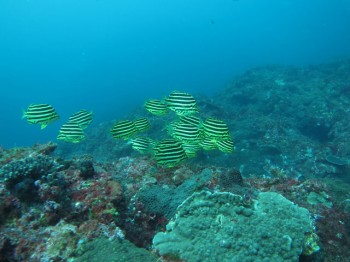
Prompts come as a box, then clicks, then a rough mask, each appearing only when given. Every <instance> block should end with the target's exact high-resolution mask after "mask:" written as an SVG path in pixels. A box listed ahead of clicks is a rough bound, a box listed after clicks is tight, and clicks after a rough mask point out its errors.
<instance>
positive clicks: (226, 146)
mask: <svg viewBox="0 0 350 262" xmlns="http://www.w3.org/2000/svg"><path fill="white" fill-rule="evenodd" d="M216 146H217V147H218V149H219V150H220V151H221V152H224V153H233V150H234V145H233V140H232V138H228V139H225V140H222V141H217V142H216Z"/></svg>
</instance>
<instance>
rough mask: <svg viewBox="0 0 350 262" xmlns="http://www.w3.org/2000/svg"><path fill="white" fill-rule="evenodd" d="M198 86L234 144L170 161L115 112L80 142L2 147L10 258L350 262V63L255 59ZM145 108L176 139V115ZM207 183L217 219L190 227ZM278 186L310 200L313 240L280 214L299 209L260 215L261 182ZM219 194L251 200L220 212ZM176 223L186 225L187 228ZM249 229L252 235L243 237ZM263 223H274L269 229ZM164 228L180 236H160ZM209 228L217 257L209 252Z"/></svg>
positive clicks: (155, 133)
mask: <svg viewBox="0 0 350 262" xmlns="http://www.w3.org/2000/svg"><path fill="white" fill-rule="evenodd" d="M183 91H186V90H183ZM193 95H194V96H195V98H196V99H197V103H198V107H199V111H200V114H201V116H202V117H203V118H205V117H216V118H220V119H222V120H224V121H225V122H226V123H227V124H228V126H229V128H230V130H231V133H232V134H233V138H234V144H235V152H234V153H233V154H223V153H222V152H220V151H203V152H200V153H199V154H198V155H197V156H196V157H195V158H193V159H191V160H189V161H187V162H184V163H182V164H180V165H179V166H177V167H173V168H162V167H159V166H157V164H156V162H155V161H154V160H153V159H152V158H151V157H149V156H145V155H140V154H139V153H138V152H135V151H133V150H132V149H131V146H130V144H127V143H126V142H125V141H123V140H114V139H113V138H112V137H111V135H110V132H109V130H110V128H111V126H112V124H113V121H111V122H110V123H95V125H94V126H92V127H91V128H90V129H89V130H88V131H87V132H88V136H87V139H86V140H84V141H83V142H81V143H79V144H67V143H58V144H56V142H54V143H52V142H49V143H47V144H44V145H34V146H33V147H31V148H11V149H5V148H0V167H1V169H0V227H1V231H0V261H298V260H299V261H332V262H334V261H349V257H350V249H349V247H350V215H349V212H350V167H349V164H350V132H349V131H350V60H343V61H337V62H333V63H328V64H321V65H317V66H310V67H305V68H294V67H285V66H268V67H261V68H256V69H252V70H249V71H247V72H246V73H244V74H243V75H241V76H238V77H236V78H235V79H234V80H233V81H232V82H231V83H230V84H229V85H228V86H227V87H226V88H224V89H223V90H222V91H220V92H218V93H217V94H216V95H214V96H212V97H206V96H203V95H200V94H193ZM137 117H147V118H149V119H150V120H151V122H152V125H153V127H152V128H151V130H149V131H148V134H147V135H148V136H150V137H152V138H159V137H162V136H165V135H164V130H162V129H163V128H162V127H164V125H165V124H166V123H168V122H170V121H172V119H171V117H172V116H171V115H170V116H165V117H161V118H160V117H155V116H150V115H149V114H147V112H146V111H145V110H144V109H143V108H142V107H140V108H138V109H136V110H135V111H134V112H132V113H130V115H128V116H125V118H137ZM204 191H206V192H207V193H206V194H209V192H210V194H211V193H212V195H210V196H209V198H210V199H211V200H208V199H207V198H206V199H205V200H203V199H202V200H198V201H199V202H197V207H196V208H198V206H199V204H198V203H200V205H201V206H202V207H203V206H204V205H205V206H206V208H207V209H206V211H205V212H207V213H205V214H206V216H204V218H203V217H201V216H199V215H198V214H197V218H198V219H201V220H200V221H199V222H194V221H195V220H193V221H192V222H191V223H193V224H191V226H190V230H189V232H188V231H186V230H185V225H184V224H185V223H184V221H185V220H183V221H181V222H182V223H180V222H179V221H178V220H180V219H181V218H186V217H190V216H192V215H193V214H192V213H193V212H192V213H191V211H186V212H185V211H182V213H181V210H179V209H178V210H177V208H178V206H180V205H181V206H182V209H185V207H187V208H188V207H189V204H188V206H186V203H188V202H190V201H189V200H187V201H185V199H188V198H189V197H190V196H191V195H193V194H194V193H195V192H202V194H203V192H204ZM208 191H209V192H208ZM270 191H271V192H276V193H279V194H281V195H282V196H284V197H285V198H286V199H288V200H290V201H292V202H294V203H295V204H297V205H298V206H299V207H304V208H306V209H307V210H308V212H309V215H310V225H309V226H310V228H312V230H310V232H308V234H309V235H305V240H304V242H303V241H301V242H303V243H299V244H298V243H297V241H296V239H294V236H293V237H292V233H288V232H283V228H284V227H286V228H287V227H288V226H286V225H285V224H283V223H284V222H285V220H286V218H285V217H284V218H283V220H284V221H282V220H281V218H280V217H279V216H280V214H282V213H283V216H285V215H287V216H291V217H290V218H291V221H292V220H293V221H294V219H295V214H294V213H292V211H290V213H286V212H287V211H286V210H285V209H288V212H289V209H292V208H290V207H286V208H281V207H280V206H278V205H277V204H276V210H273V211H274V212H269V211H266V213H264V214H269V220H268V222H266V219H265V220H263V219H260V220H259V219H257V218H255V219H257V220H256V221H261V222H259V224H258V225H253V226H252V221H253V220H251V219H253V217H254V212H256V210H257V208H258V207H256V203H260V202H259V201H260V200H259V199H258V198H259V195H260V194H261V193H260V192H270ZM218 192H230V193H233V194H237V195H240V196H242V198H241V200H240V201H241V202H240V204H237V206H236V207H235V208H236V209H235V213H234V214H231V213H229V212H228V211H225V212H228V213H225V214H226V215H222V214H223V213H222V214H221V213H220V214H218V213H215V216H216V218H215V219H214V220H210V219H209V218H210V215H211V212H212V211H213V209H215V210H222V209H223V208H226V209H227V208H228V206H229V204H227V203H226V204H225V202H222V200H220V201H221V202H220V201H219V200H218V201H217V202H215V203H214V202H210V201H214V199H216V198H215V197H214V195H215V194H216V195H215V196H220V197H222V196H224V194H217V193H218ZM231 195H232V194H231ZM231 195H230V196H231ZM225 196H226V197H227V196H228V195H227V194H226V195H225ZM232 196H233V195H232ZM193 199H194V198H193V197H192V200H193ZM184 201H185V203H184ZM193 201H194V200H193ZM215 201H216V200H215ZM218 203H221V204H220V205H219V204H218ZM271 203H272V202H271ZM218 205H219V206H218ZM232 205H233V204H232V203H231V206H232ZM237 207H240V208H241V209H240V210H241V211H237ZM294 207H295V208H296V206H295V205H294ZM294 207H293V208H294ZM269 208H272V209H273V207H269ZM186 210H187V209H186ZM242 210H246V211H242ZM247 210H252V214H253V215H252V214H251V213H249V212H248V211H247ZM293 210H294V209H293ZM300 210H301V209H300ZM303 210H304V209H303ZM197 211H198V210H197ZM275 211H276V212H275ZM184 212H185V214H184ZM187 212H188V213H187ZM201 212H202V211H201ZM203 212H204V211H203ZM215 212H216V211H215ZM222 212H224V211H222ZM244 212H246V214H244V218H242V217H239V215H240V213H244ZM247 212H248V213H249V214H247ZM305 212H306V211H305ZM175 214H177V215H176V216H175ZM229 214H231V216H230V215H229ZM289 214H290V215H289ZM174 216H175V217H174ZM237 216H238V217H237ZM281 217H282V215H281ZM206 220H208V221H206ZM226 220H227V221H228V222H227V223H230V225H231V226H230V228H231V233H230V232H228V233H227V232H226V235H225V234H224V233H223V232H221V231H222V229H223V228H224V227H225V225H226V224H225V223H226V222H225V221H226ZM254 221H255V220H254ZM264 221H265V222H264ZM169 222H170V223H169ZM168 223H169V224H168ZM205 223H207V224H205ZM264 223H266V224H264ZM167 224H168V226H167V227H166V225H167ZM174 224H175V225H184V227H183V228H182V232H181V227H180V226H178V227H177V228H175V226H174ZM238 226H239V229H240V230H241V232H245V233H244V234H243V233H242V234H241V235H240V234H237V233H235V235H233V232H234V231H235V230H236V229H235V227H238ZM282 226H283V228H281V227H282ZM191 227H192V229H193V231H192V230H191ZM271 227H272V228H271ZM273 227H275V229H276V230H275V231H276V234H278V233H277V232H279V231H281V230H282V232H281V234H282V239H284V240H285V241H287V242H288V245H287V247H286V245H285V244H283V243H282V242H283V241H284V240H283V241H282V242H281V239H280V242H278V237H277V238H274V234H275V233H274V232H275V231H274V230H273ZM264 228H265V229H269V232H265V233H264V234H262V233H259V232H261V231H264ZM175 229H176V230H177V231H176V230H175ZM214 229H215V230H216V231H217V233H218V234H217V235H219V233H220V234H221V235H222V236H225V239H217V237H215V234H214V235H213V236H212V239H209V241H208V237H209V236H210V234H211V233H212V231H213V230H214ZM179 230H180V233H178V231H179ZM220 230H221V231H220ZM286 230H287V229H286ZM294 230H296V231H297V230H298V228H295V229H294ZM300 230H301V229H300ZM184 231H186V232H184ZM159 232H165V233H164V236H165V234H168V236H167V237H165V238H164V239H162V240H161V241H158V239H159V238H160V236H163V235H162V234H159ZM172 232H173V235H171V234H172ZM176 232H177V233H176ZM199 232H200V233H199ZM157 233H158V234H157ZM156 234H157V239H156V238H154V236H155V235H156ZM176 234H177V235H176ZM191 234H192V235H191ZM194 234H197V235H194ZM230 234H231V235H230ZM259 234H260V235H259ZM248 236H249V237H248ZM310 236H312V237H310ZM201 238H207V239H206V241H207V242H205V243H206V244H205V245H206V246H205V249H206V250H211V252H210V253H209V254H204V253H202V252H201V251H199V250H201V249H200V248H201V247H200V245H203V243H202V242H201ZM152 241H153V242H152ZM167 241H168V242H167ZM261 241H262V242H265V243H261ZM272 241H277V242H274V243H272ZM307 241H309V242H307ZM269 242H271V243H270V244H271V245H270V247H269V245H268V244H266V243H269ZM247 243H249V244H247ZM166 245H168V246H166ZM169 245H170V246H169ZM299 246H300V248H299V249H298V247H299ZM237 250H238V251H237ZM272 250H273V251H272ZM233 251H235V252H233ZM191 252H192V253H191ZM230 252H232V253H230ZM239 252H241V253H240V255H242V256H243V259H242V258H240V260H238V259H239V257H238V255H237V254H238V253H239ZM269 252H274V253H271V254H270V253H269ZM293 252H294V253H293ZM185 253H186V255H185ZM287 253H288V254H287ZM269 254H270V255H269ZM236 255H237V257H236ZM228 256H230V257H231V259H229V258H228ZM269 256H270V257H269Z"/></svg>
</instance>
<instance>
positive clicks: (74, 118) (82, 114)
mask: <svg viewBox="0 0 350 262" xmlns="http://www.w3.org/2000/svg"><path fill="white" fill-rule="evenodd" d="M68 121H71V122H76V123H77V124H78V125H79V126H80V127H81V128H82V129H85V128H87V127H88V125H89V124H90V123H91V122H92V112H88V111H87V110H85V109H83V110H80V111H78V112H76V113H74V114H73V115H71V117H70V118H69V120H68Z"/></svg>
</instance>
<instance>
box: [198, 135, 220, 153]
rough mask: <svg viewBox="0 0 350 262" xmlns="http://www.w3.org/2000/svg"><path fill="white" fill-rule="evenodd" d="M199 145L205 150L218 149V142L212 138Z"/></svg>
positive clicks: (205, 139)
mask: <svg viewBox="0 0 350 262" xmlns="http://www.w3.org/2000/svg"><path fill="white" fill-rule="evenodd" d="M199 144H200V146H201V147H202V148H203V149H204V150H213V149H217V145H216V141H215V140H213V139H212V138H210V137H205V138H203V139H202V140H201V141H200V143H199Z"/></svg>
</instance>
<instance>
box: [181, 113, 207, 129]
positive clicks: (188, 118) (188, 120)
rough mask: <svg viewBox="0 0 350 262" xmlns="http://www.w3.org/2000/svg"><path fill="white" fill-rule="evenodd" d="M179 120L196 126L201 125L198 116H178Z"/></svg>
mask: <svg viewBox="0 0 350 262" xmlns="http://www.w3.org/2000/svg"><path fill="white" fill-rule="evenodd" d="M180 121H181V122H183V123H186V124H191V125H194V126H197V127H201V126H202V121H201V119H200V118H199V117H198V116H194V115H185V116H181V117H180Z"/></svg>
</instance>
